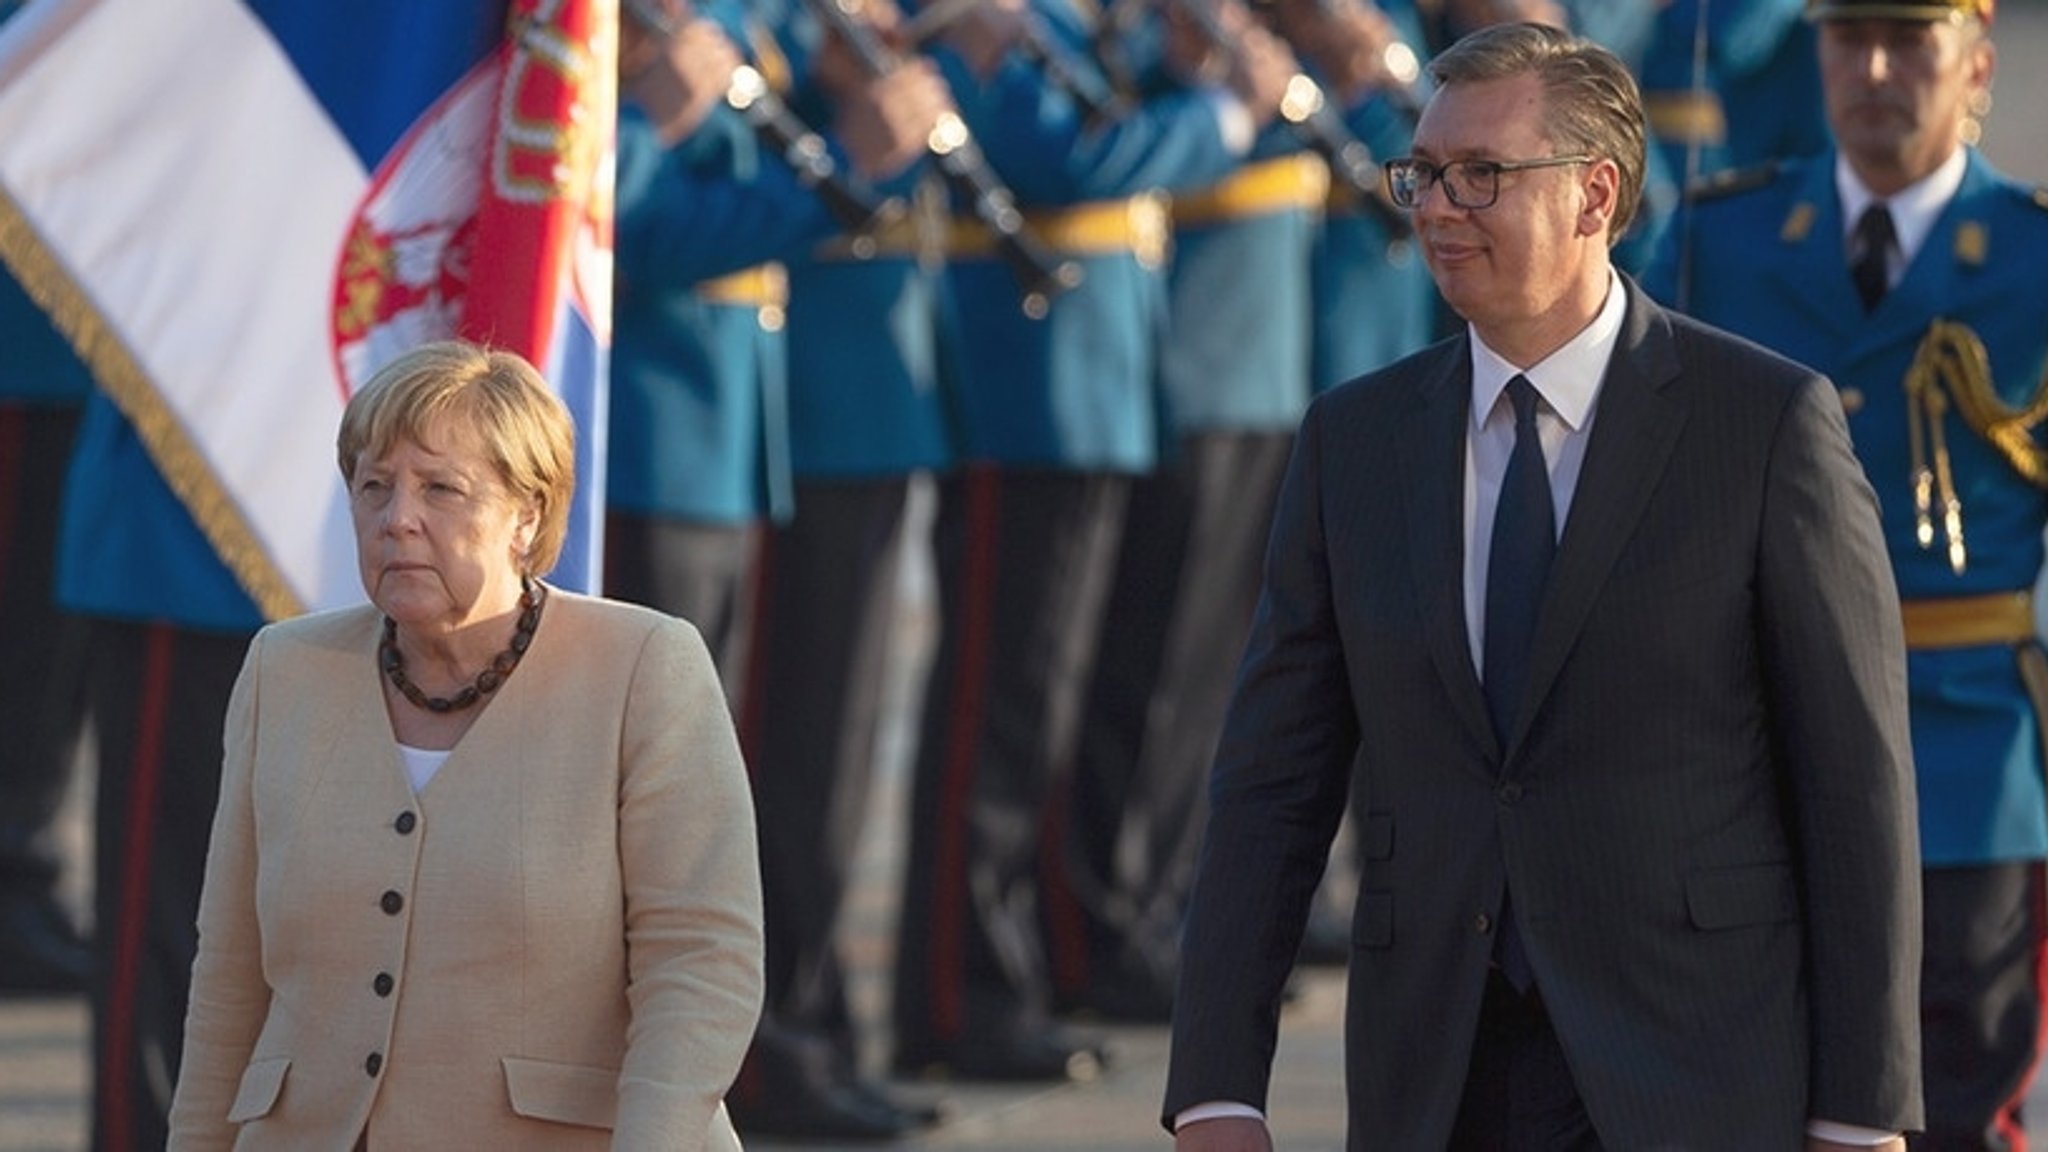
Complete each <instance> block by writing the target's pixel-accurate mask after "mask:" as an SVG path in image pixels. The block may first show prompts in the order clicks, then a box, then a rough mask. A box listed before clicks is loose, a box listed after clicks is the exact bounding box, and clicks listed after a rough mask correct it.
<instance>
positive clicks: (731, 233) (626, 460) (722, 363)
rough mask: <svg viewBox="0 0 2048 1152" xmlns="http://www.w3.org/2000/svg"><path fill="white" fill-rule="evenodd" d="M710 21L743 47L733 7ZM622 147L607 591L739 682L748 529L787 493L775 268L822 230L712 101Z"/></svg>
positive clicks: (778, 514) (728, 680)
mask: <svg viewBox="0 0 2048 1152" xmlns="http://www.w3.org/2000/svg"><path fill="white" fill-rule="evenodd" d="M714 15H722V16H723V18H724V20H725V22H726V24H727V25H728V29H727V31H728V35H730V36H732V37H733V38H734V39H735V41H743V40H744V38H745V30H744V22H743V20H742V19H741V17H740V14H739V13H738V11H737V9H736V8H731V7H730V6H726V7H721V9H720V10H719V12H718V13H715V14H714ZM618 155H619V162H618V197H617V210H616V217H617V242H616V249H617V254H616V257H615V259H616V266H615V279H614V284H615V293H614V308H615V312H614V322H613V348H612V358H611V413H610V421H609V433H610V440H609V442H608V449H609V457H608V462H607V479H608V487H607V500H608V503H609V515H608V518H607V522H606V536H607V539H606V570H607V576H606V587H607V590H608V591H609V592H610V593H611V594H613V595H615V596H619V597H621V598H624V599H628V600H634V601H638V602H641V603H644V604H649V605H652V606H653V607H656V608H659V609H661V610H663V611H665V612H670V613H673V614H675V615H678V616H682V617H684V618H686V619H688V620H690V621H691V622H692V623H694V624H696V625H697V627H698V629H699V630H700V631H701V632H703V633H704V636H705V641H706V643H707V644H708V645H709V646H710V648H711V651H712V653H713V655H714V658H715V659H716V661H717V663H718V666H719V671H720V675H721V678H722V679H723V681H724V682H725V684H726V685H727V689H728V691H729V692H737V691H738V690H739V687H740V686H741V685H743V684H744V683H745V682H746V669H745V664H744V660H745V658H746V652H747V649H748V647H749V646H750V645H751V642H752V640H751V632H750V629H749V627H748V622H749V618H750V617H751V615H752V608H751V604H752V599H751V596H752V592H751V584H752V581H753V579H754V575H755V560H756V555H755V550H756V543H757V542H756V536H757V534H758V530H759V526H760V524H761V523H762V522H763V521H765V520H770V519H784V518H787V517H788V516H789V514H790V511H791V507H792V501H793V493H792V478H791V471H790V446H789V417H788V411H787V393H786V380H787V366H786V363H785V352H786V345H785V342H784V337H783V331H782V326H783V320H784V307H785V305H786V303H787V284H786V280H785V274H784V271H783V268H782V267H781V265H779V264H776V263H773V261H774V260H775V259H776V258H777V257H780V256H782V255H785V254H787V253H790V252H792V251H797V250H799V249H800V248H801V247H803V246H805V245H808V244H810V243H813V242H815V241H816V240H818V239H819V238H821V237H823V236H825V235H828V234H829V233H830V232H831V231H832V230H833V228H834V224H833V221H832V218H831V215H830V213H829V212H828V211H827V210H826V208H825V206H824V204H823V202H822V201H821V200H819V199H818V197H817V196H816V195H815V194H813V193H812V192H811V191H810V190H809V189H808V188H806V187H804V186H803V184H802V183H801V182H800V181H799V180H798V179H797V176H796V174H795V172H794V171H793V170H792V169H791V167H790V166H789V165H788V164H787V163H784V162H783V161H782V160H781V159H780V158H778V157H776V156H772V155H765V154H764V150H763V148H762V147H761V145H760V142H759V141H758V139H757V137H756V134H755V131H754V129H753V127H752V126H751V125H749V124H748V123H746V121H745V120H744V119H743V118H742V117H741V115H740V114H739V113H737V112H735V111H734V110H732V109H730V108H727V107H725V106H723V105H720V106H718V107H716V108H714V109H713V110H712V112H711V115H710V116H709V118H707V119H706V120H705V122H704V123H703V124H701V125H700V126H698V128H697V129H696V131H694V132H693V133H692V134H691V135H690V137H689V138H688V139H686V140H684V141H682V142H681V143H680V144H677V145H676V146H674V147H672V148H668V149H663V148H662V147H661V146H660V142H659V141H658V140H657V139H656V137H655V135H654V132H653V130H652V128H651V127H650V126H649V125H648V124H647V122H646V121H645V119H644V117H643V116H642V115H641V114H640V112H639V110H638V109H636V108H634V107H632V106H631V105H630V104H629V105H625V106H623V107H622V108H621V110H620V121H619V142H618Z"/></svg>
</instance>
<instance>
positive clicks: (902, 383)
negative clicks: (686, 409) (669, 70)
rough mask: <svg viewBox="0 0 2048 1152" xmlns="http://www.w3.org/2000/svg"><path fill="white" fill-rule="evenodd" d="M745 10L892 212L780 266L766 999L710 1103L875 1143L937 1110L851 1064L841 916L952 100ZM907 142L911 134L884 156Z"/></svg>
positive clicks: (755, 718)
mask: <svg viewBox="0 0 2048 1152" xmlns="http://www.w3.org/2000/svg"><path fill="white" fill-rule="evenodd" d="M751 8H752V17H753V20H752V21H751V22H750V26H749V28H750V32H751V33H752V35H751V36H750V37H749V41H750V43H751V44H752V45H753V46H754V48H755V58H756V60H757V61H758V63H759V66H760V67H761V69H762V71H763V72H764V73H767V74H770V76H771V79H770V83H771V84H774V85H776V86H777V87H780V86H781V85H782V84H783V83H784V82H785V80H786V82H787V83H788V85H789V102H790V106H791V107H792V108H793V109H794V110H795V111H796V113H797V114H798V115H799V116H801V117H803V119H804V120H805V121H806V122H809V123H813V124H818V125H821V126H829V127H830V129H831V131H832V135H833V138H834V139H835V140H837V141H841V142H845V143H846V145H847V151H848V152H849V156H848V161H849V167H850V168H852V169H853V175H854V176H855V177H857V178H862V179H865V180H871V181H875V182H876V184H875V188H876V190H877V191H878V192H881V193H884V194H886V195H887V196H888V197H889V198H890V199H889V204H890V208H889V209H888V210H887V211H886V212H884V213H882V214H881V215H880V217H879V218H878V219H876V220H875V222H874V226H872V227H865V228H863V227H859V226H857V224H856V223H854V222H848V221H842V222H841V226H840V227H839V228H838V229H836V230H835V231H834V232H833V233H832V234H831V235H829V236H826V237H823V238H820V239H818V240H816V241H815V242H813V243H810V244H807V245H805V246H803V247H801V248H799V249H798V250H797V251H795V252H792V253H790V254H789V255H787V256H786V257H784V259H783V261H782V263H783V265H784V267H785V268H786V269H787V271H788V280H789V304H788V316H787V327H786V328H785V329H784V335H785V336H786V342H785V344H786V351H787V355H788V419H789V467H790V474H791V480H792V483H793V492H794V495H795V509H794V511H793V513H792V514H791V515H790V516H789V517H787V518H786V519H782V520H779V521H777V522H775V523H774V524H772V525H771V526H770V527H769V529H768V531H767V533H766V535H765V536H764V538H763V539H762V542H761V552H760V556H759V561H758V564H757V572H756V578H755V582H754V592H755V596H756V602H755V612H754V619H755V621H756V627H755V630H754V636H753V644H752V647H751V649H750V652H749V657H748V666H749V675H748V683H747V686H746V692H745V693H744V698H743V699H742V701H741V704H740V708H739V715H738V720H739V725H740V742H741V745H742V747H743V748H745V750H746V753H747V764H748V770H749V775H750V776H751V777H752V780H753V785H754V806H755V819H756V823H757V824H758V826H759V831H760V836H761V872H762V881H763V887H764V904H763V911H764V913H765V915H766V918H767V922H766V928H767V939H768V964H767V973H766V974H767V995H766V1001H765V1003H764V1005H763V1010H762V1015H761V1022H760V1025H759V1027H758V1028H757V1029H756V1030H755V1034H754V1043H753V1047H752V1048H751V1049H750V1050H749V1052H748V1054H747V1060H746V1063H745V1064H743V1065H742V1066H741V1069H740V1075H739V1078H738V1079H737V1080H736V1081H735V1082H734V1084H733V1088H732V1091H731V1092H730V1093H728V1094H727V1103H728V1105H729V1106H730V1107H731V1109H732V1112H733V1118H734V1123H735V1124H736V1125H737V1126H738V1127H739V1129H740V1131H741V1132H742V1133H743V1134H744V1135H746V1136H749V1137H753V1136H760V1137H763V1138H769V1139H779V1140H787V1141H814V1140H821V1141H848V1140H857V1141H868V1140H886V1139H890V1138H894V1137H902V1136H907V1135H909V1134H911V1133H913V1132H915V1131H916V1130H917V1129H919V1128H923V1127H925V1126H927V1125H929V1124H931V1123H933V1122H935V1121H936V1120H937V1119H938V1116H939V1113H938V1111H937V1109H935V1108H933V1107H930V1106H928V1105H926V1104H923V1103H921V1102H918V1101H914V1100H910V1099H908V1098H906V1097H903V1096H899V1095H898V1094H896V1093H895V1092H893V1091H892V1090H890V1089H889V1088H888V1087H887V1086H886V1085H884V1084H883V1083H881V1082H880V1081H879V1080H878V1079H877V1078H876V1077H875V1076H874V1075H873V1074H872V1073H871V1072H870V1071H869V1070H868V1069H865V1068H863V1067H862V1060H861V1056H862V1053H863V1051H866V1050H870V1049H871V1048H872V1046H871V1045H867V1044H864V1043H863V1037H862V1035H861V1027H860V1026H861V1025H862V1024H863V1023H865V1020H864V1019H863V1018H860V1017H858V1015H857V1014H856V1013H855V1012H854V1010H853V1004H852V998H851V995H850V992H849V989H848V972H849V964H848V961H847V959H846V957H845V955H844V952H843V949H842V944H841V940H840V938H839V933H838V929H839V925H840V923H841V920H842V916H843V913H844V910H845V908H846V905H847V897H848V895H849V893H850V891H851V886H852V884H853V883H854V879H855V871H854V870H855V866H856V862H857V860H858V859H859V856H860V852H861V842H862V838H863V836H864V831H865V829H864V826H865V823H866V819H867V816H868V813H869V811H870V804H869V796H870V788H871V785H872V783H873V780H874V777H875V766H876V761H877V752H878V749H877V744H876V740H877V731H878V726H879V724H880V718H881V713H882V710H883V708H884V707H885V705H886V703H887V698H886V696H885V693H886V691H887V688H888V686H889V685H890V684H892V683H893V682H895V680H896V679H897V677H896V676H895V675H894V672H895V667H896V661H898V660H899V659H901V658H903V657H904V656H905V655H906V654H905V653H903V652H901V651H900V650H899V648H900V646H899V645H898V644H897V643H896V638H897V636H898V633H899V629H898V627H897V624H896V608H897V601H898V598H899V595H900V591H901V587H902V584H901V579H900V565H901V563H902V562H903V561H904V560H905V559H906V557H908V556H909V555H910V552H909V549H910V547H911V546H912V545H913V544H919V543H921V542H922V537H921V536H914V535H913V534H912V533H910V532H908V531H907V530H906V527H905V525H906V519H907V517H906V512H907V509H908V506H909V494H910V491H911V481H912V477H913V476H914V475H916V474H917V473H918V472H920V471H923V470H928V469H936V468H940V467H943V466H944V465H945V464H946V462H947V461H948V460H949V459H950V458H951V456H950V453H951V444H950V441H949V439H948V430H947V428H946V415H945V408H944V406H945V403H946V399H947V396H948V393H949V390H950V388H951V386H952V385H951V381H950V380H949V379H947V377H946V373H945V370H944V361H943V359H942V357H941V354H940V350H941V348H942V347H943V346H944V341H945V339H946V337H945V336H944V335H943V331H944V326H945V324H946V321H947V318H948V316H949V312H948V310H947V308H946V307H945V302H944V286H945V267H944V256H945V252H944V240H945V229H946V222H945V205H944V194H945V193H944V187H943V185H940V184H937V183H935V181H936V174H935V173H934V172H933V171H932V170H931V166H930V164H929V163H926V162H924V157H925V154H926V149H925V147H924V141H926V140H928V139H929V137H930V134H931V130H932V128H933V126H934V125H935V123H936V121H937V118H938V117H939V116H940V115H942V114H944V113H947V112H949V111H951V110H952V108H953V104H952V97H951V95H950V94H949V92H948V90H947V88H946V85H945V82H944V80H943V79H942V78H941V77H940V76H939V73H938V70H937V68H936V67H935V66H932V65H931V64H930V62H929V61H924V60H919V59H915V58H911V59H906V60H905V61H904V62H903V66H901V67H898V68H896V69H895V70H893V71H890V72H888V73H886V74H885V75H881V76H874V75H869V74H866V73H864V72H863V71H862V69H861V68H859V67H858V66H857V63H856V62H855V61H853V60H852V59H850V58H849V49H848V48H847V46H846V45H844V44H842V43H840V42H838V41H837V40H836V39H835V38H832V37H830V36H827V35H826V34H825V32H824V29H822V28H821V27H819V26H818V23H817V21H816V20H815V19H810V18H809V15H808V13H806V12H805V11H804V10H803V9H802V7H801V6H800V5H799V4H797V3H796V2H795V0H790V2H789V3H786V4H781V5H775V4H768V3H756V4H753V5H752V6H751ZM911 124H915V125H916V127H915V129H914V130H912V131H908V132H906V131H905V129H906V127H909V126H910V125H911ZM906 138H907V139H910V140H914V141H915V142H916V145H915V147H913V148H912V149H910V150H909V153H908V155H907V156H906V155H898V154H897V153H896V151H895V144H896V142H897V141H899V140H901V139H906ZM877 143H879V145H880V147H879V149H878V148H876V147H870V146H868V145H873V144H877ZM855 145H861V147H859V148H856V147H855ZM906 164H907V165H908V166H907V167H905V165H906ZM932 193H936V194H937V196H936V198H935V197H934V196H933V195H932Z"/></svg>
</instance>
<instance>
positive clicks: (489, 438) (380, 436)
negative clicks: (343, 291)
mask: <svg viewBox="0 0 2048 1152" xmlns="http://www.w3.org/2000/svg"><path fill="white" fill-rule="evenodd" d="M444 420H452V421H453V422H454V423H455V424H457V425H459V426H462V427H465V428H466V429H467V430H469V431H470V432H472V433H474V434H475V436H476V438H477V442H478V443H480V444H481V445H482V446H483V450H484V453H485V455H486V456H487V457H488V458H489V459H490V461H491V464H492V466H493V467H494V468H495V470H496V472H497V476H498V480H499V482H500V483H502V484H504V485H505V486H506V487H507V488H508V489H510V490H511V491H512V493H513V495H514V496H515V497H516V498H519V499H524V500H531V501H533V503H534V504H535V506H536V507H538V508H539V510H540V519H539V523H538V524H537V525H536V526H535V531H534V536H533V544H532V547H531V548H530V549H529V550H528V552H527V555H526V561H525V564H526V570H525V572H524V574H525V575H529V576H543V575H546V574H547V573H548V572H549V571H550V570H551V569H553V568H554V566H555V561H556V559H557V558H559V557H560V556H561V553H562V541H563V539H564V537H566V536H567V535H568V531H569V503H570V498H571V497H573V496H574V495H575V493H576V425H575V423H574V421H572V420H571V419H570V417H569V410H568V409H567V408H566V407H564V406H563V405H562V401H561V400H560V399H559V398H558V397H556V396H555V394H554V391H553V390H552V389H550V388H549V387H548V385H547V381H545V380H543V379H541V375H540V373H539V372H538V371H536V370H535V369H534V367H533V365H531V364H529V363H527V362H526V360H525V359H524V358H523V357H521V356H520V355H518V354H517V353H514V352H507V351H504V350H502V349H496V348H488V347H484V346H481V345H477V344H471V343H469V342H467V341H463V340H443V341H439V342H436V343H432V344H422V345H420V346H419V347H417V348H414V349H412V350H411V351H409V352H406V353H405V354H403V355H401V356H399V357H398V358H397V359H395V360H393V361H392V362H391V363H389V364H386V365H385V366H384V367H383V368H382V369H380V370H378V372H377V374H376V375H374V376H372V377H370V380H369V383H367V384H364V385H363V386H362V388H361V389H359V390H358V391H357V392H356V394H355V395H354V396H351V397H350V398H349V402H348V406H347V407H346V408H345V409H343V410H342V413H341V431H340V433H339V434H338V435H337V436H336V437H335V445H334V446H335V452H336V455H337V456H338V457H339V460H340V464H341V478H342V480H343V482H344V483H347V484H350V485H353V484H354V483H355V470H356V462H357V461H358V460H361V459H364V458H365V455H366V454H367V458H368V459H372V460H375V459H378V458H380V457H382V456H383V455H384V454H385V453H387V452H389V451H390V450H391V449H392V448H393V447H394V446H396V445H397V444H398V442H399V441H400V440H410V441H412V442H414V443H421V442H423V438H424V437H425V436H426V435H427V434H428V433H429V431H430V430H435V429H440V428H445V427H446V425H444V423H443V422H444Z"/></svg>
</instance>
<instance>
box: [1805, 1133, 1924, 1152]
mask: <svg viewBox="0 0 2048 1152" xmlns="http://www.w3.org/2000/svg"><path fill="white" fill-rule="evenodd" d="M1806 1152H1906V1138H1905V1137H1904V1136H1894V1137H1892V1138H1891V1139H1889V1140H1887V1141H1885V1142H1884V1143H1882V1144H1837V1143H1835V1142H1834V1141H1833V1140H1822V1139H1820V1138H1819V1137H1817V1136H1808V1137H1807V1138H1806Z"/></svg>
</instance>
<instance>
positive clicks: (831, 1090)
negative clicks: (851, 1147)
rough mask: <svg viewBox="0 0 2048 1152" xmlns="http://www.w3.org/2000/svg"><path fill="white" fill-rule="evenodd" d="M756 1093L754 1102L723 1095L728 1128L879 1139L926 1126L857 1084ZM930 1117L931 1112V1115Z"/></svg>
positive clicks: (788, 1136)
mask: <svg viewBox="0 0 2048 1152" xmlns="http://www.w3.org/2000/svg"><path fill="white" fill-rule="evenodd" d="M781 1087H782V1090H781V1091H776V1092H768V1093H763V1094H762V1099H761V1101H760V1102H759V1103H758V1104H748V1103H743V1102H742V1101H740V1100H738V1099H728V1100H727V1101H726V1107H727V1109H728V1110H729V1111H730V1112H731V1113H732V1122H733V1127H735V1128H737V1129H739V1131H740V1134H741V1135H742V1136H760V1137H774V1138H776V1139H778V1140H850V1141H870V1140H872V1141H883V1140H896V1139H900V1138H902V1137H904V1136H908V1135H910V1134H911V1133H913V1132H916V1131H918V1130H919V1129H921V1128H924V1127H926V1126H927V1124H928V1122H927V1121H926V1120H925V1119H924V1118H923V1117H921V1116H920V1115H918V1114H915V1113H913V1112H911V1111H909V1110H907V1109H903V1108H898V1107H896V1106H895V1104H894V1103H892V1102H890V1101H888V1100H885V1099H883V1098H882V1097H881V1096H880V1095H879V1094H877V1093H874V1092H870V1091H864V1090H863V1088H864V1086H862V1085H859V1084H815V1083H804V1084H801V1085H797V1084H790V1085H783V1086H781ZM934 1119H936V1116H934Z"/></svg>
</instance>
